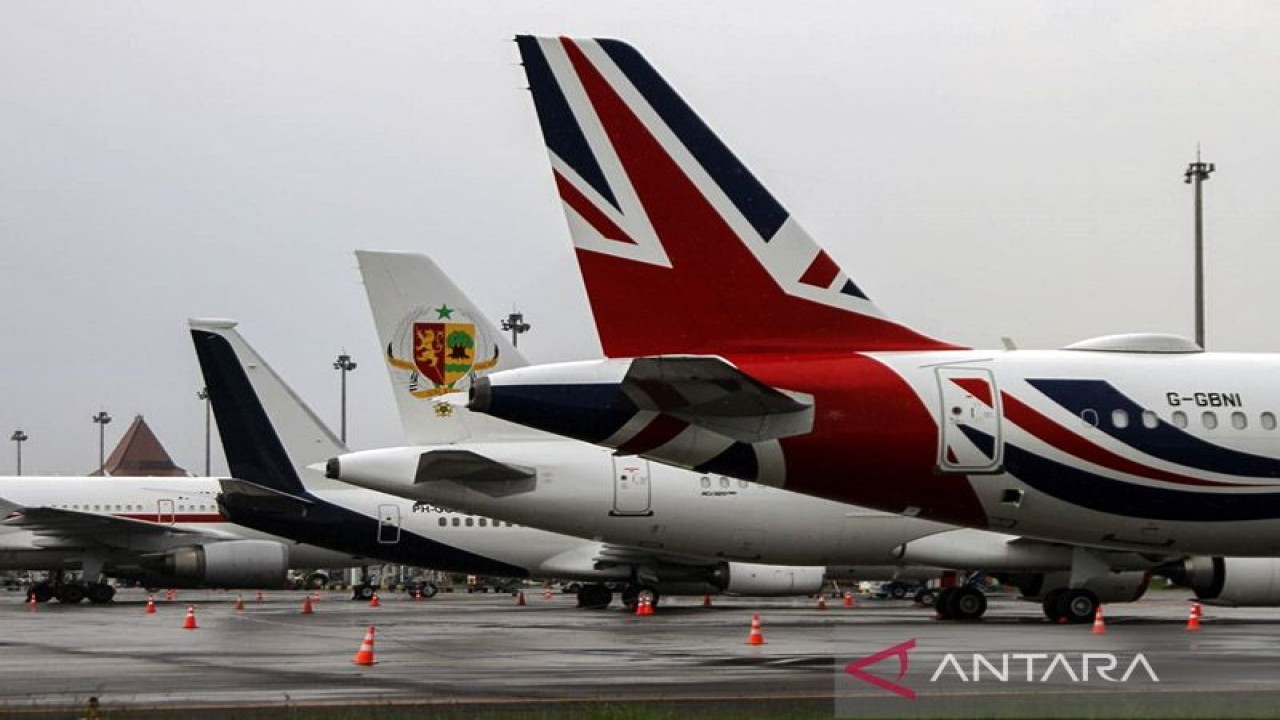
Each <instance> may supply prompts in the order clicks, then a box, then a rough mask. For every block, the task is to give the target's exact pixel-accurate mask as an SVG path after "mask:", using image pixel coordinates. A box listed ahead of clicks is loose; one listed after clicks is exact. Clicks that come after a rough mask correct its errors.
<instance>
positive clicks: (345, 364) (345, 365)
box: [333, 352, 356, 445]
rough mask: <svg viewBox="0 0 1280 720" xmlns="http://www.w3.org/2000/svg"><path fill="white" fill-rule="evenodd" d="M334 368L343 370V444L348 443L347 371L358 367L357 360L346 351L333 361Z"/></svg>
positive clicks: (341, 434)
mask: <svg viewBox="0 0 1280 720" xmlns="http://www.w3.org/2000/svg"><path fill="white" fill-rule="evenodd" d="M333 369H334V370H340V371H342V416H341V428H342V432H341V433H340V435H339V437H340V438H341V439H342V444H343V445H346V444H347V373H349V372H351V371H352V370H355V369H356V362H355V361H354V360H352V359H351V356H350V355H348V354H346V353H345V352H344V353H342V354H340V355H338V359H337V360H334V361H333Z"/></svg>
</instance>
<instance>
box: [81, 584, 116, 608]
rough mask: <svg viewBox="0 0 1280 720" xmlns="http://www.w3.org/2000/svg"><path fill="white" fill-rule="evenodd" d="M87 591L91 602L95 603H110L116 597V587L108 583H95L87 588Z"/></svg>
mask: <svg viewBox="0 0 1280 720" xmlns="http://www.w3.org/2000/svg"><path fill="white" fill-rule="evenodd" d="M87 591H88V592H87V593H86V594H87V596H88V598H89V602H91V603H93V604H95V605H103V604H106V603H109V602H111V601H112V600H114V599H115V597H116V589H115V588H113V587H111V586H110V585H108V584H107V583H94V584H92V585H90V586H89V587H88V588H87Z"/></svg>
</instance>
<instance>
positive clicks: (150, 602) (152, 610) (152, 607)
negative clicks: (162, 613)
mask: <svg viewBox="0 0 1280 720" xmlns="http://www.w3.org/2000/svg"><path fill="white" fill-rule="evenodd" d="M147 614H148V615H155V614H156V598H155V596H154V595H148V596H147Z"/></svg>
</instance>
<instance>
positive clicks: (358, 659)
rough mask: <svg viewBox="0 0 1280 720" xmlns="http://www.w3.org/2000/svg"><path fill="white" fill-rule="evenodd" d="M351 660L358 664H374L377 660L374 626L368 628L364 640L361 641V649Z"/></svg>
mask: <svg viewBox="0 0 1280 720" xmlns="http://www.w3.org/2000/svg"><path fill="white" fill-rule="evenodd" d="M351 662H353V663H355V664H356V665H373V664H374V663H376V662H377V660H374V659H373V626H372V625H370V626H369V629H368V630H365V632H364V642H362V643H360V651H359V652H357V653H356V656H355V657H353V658H351Z"/></svg>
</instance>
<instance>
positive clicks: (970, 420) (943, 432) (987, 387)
mask: <svg viewBox="0 0 1280 720" xmlns="http://www.w3.org/2000/svg"><path fill="white" fill-rule="evenodd" d="M937 375H938V390H939V397H940V398H941V402H942V407H941V408H940V412H941V416H940V419H939V423H938V425H939V430H940V437H939V442H938V469H939V470H941V471H942V472H948V473H997V472H1001V464H1002V462H1003V455H1004V442H1003V439H1002V438H1001V435H1000V393H999V391H998V388H997V387H996V382H995V378H994V377H993V376H992V374H991V371H990V370H986V369H983V368H979V367H963V366H961V367H940V368H938V369H937Z"/></svg>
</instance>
